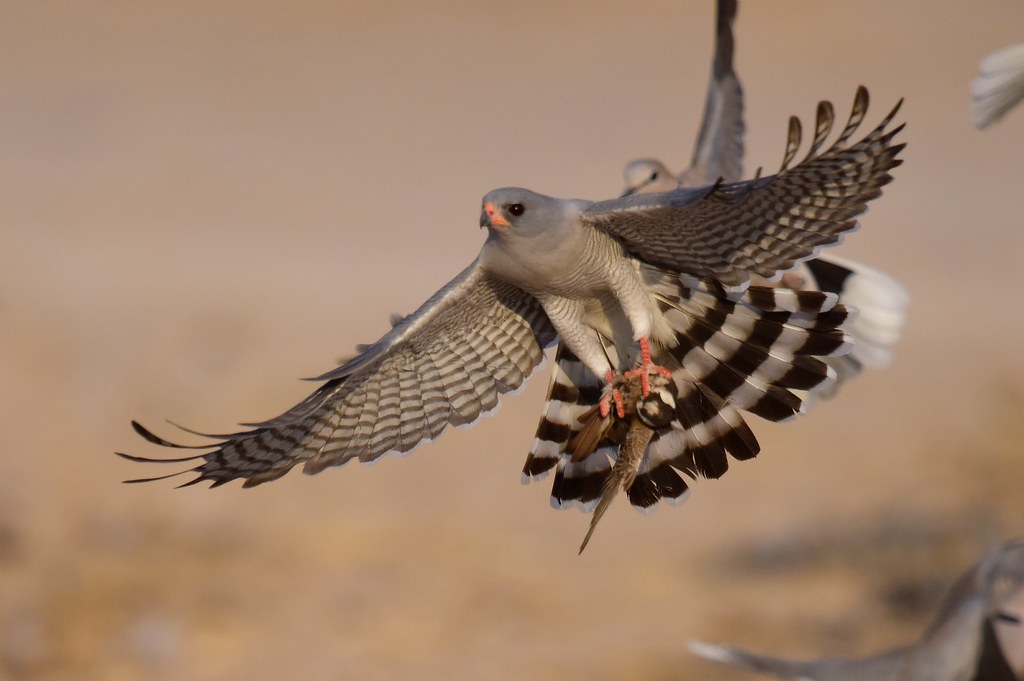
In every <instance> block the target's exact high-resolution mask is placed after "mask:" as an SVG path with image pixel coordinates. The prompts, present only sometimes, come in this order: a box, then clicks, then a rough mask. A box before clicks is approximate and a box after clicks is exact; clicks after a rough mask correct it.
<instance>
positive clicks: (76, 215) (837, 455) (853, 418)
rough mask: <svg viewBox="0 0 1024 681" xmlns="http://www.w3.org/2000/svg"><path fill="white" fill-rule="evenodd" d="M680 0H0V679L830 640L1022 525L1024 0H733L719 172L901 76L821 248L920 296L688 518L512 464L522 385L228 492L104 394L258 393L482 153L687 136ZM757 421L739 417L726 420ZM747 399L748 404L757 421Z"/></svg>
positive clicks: (283, 671) (613, 162)
mask: <svg viewBox="0 0 1024 681" xmlns="http://www.w3.org/2000/svg"><path fill="white" fill-rule="evenodd" d="M712 21H713V17H712V2H711V1H710V0H701V1H699V2H664V1H654V0H647V1H644V0H635V1H634V2H631V3H619V4H615V5H612V4H611V3H605V5H604V6H603V7H600V8H597V7H596V6H595V5H594V4H593V3H585V2H562V3H557V4H555V3H549V2H523V3H515V4H513V3H508V4H505V3H496V2H487V1H483V2H481V1H476V0H475V1H473V2H470V1H468V0H465V1H460V2H445V3H436V4H432V5H427V4H426V3H413V2H377V3H363V2H359V3H355V2H326V1H310V2H284V1H283V0H281V1H261V2H252V3H233V2H199V1H197V0H193V1H188V2H180V3H156V2H148V1H144V2H138V1H132V2H127V1H125V2H103V3H90V2H80V3H74V2H46V1H40V0H35V1H33V2H22V1H21V0H8V1H7V2H5V3H3V4H2V6H0V206H2V208H0V319H2V322H0V413H2V414H3V417H2V418H3V426H2V428H0V456H2V457H3V465H4V475H3V476H0V676H4V677H6V678H12V679H83V680H89V679H140V678H147V679H196V680H220V679H251V680H256V679H286V678H303V679H371V680H373V679H476V680H484V679H537V680H539V679H591V680H603V679H608V680H611V679H650V680H662V679H664V680H669V679H673V680H674V679H679V680H686V679H711V678H717V679H739V678H748V677H741V675H739V674H727V673H725V672H722V671H720V670H719V669H718V668H716V667H713V666H712V665H710V664H708V663H703V662H700V661H698V660H696V659H695V658H693V657H692V656H690V655H689V653H687V652H686V650H685V642H686V641H687V639H689V638H691V637H700V638H704V639H707V640H712V641H729V642H734V643H739V644H743V645H746V646H748V647H751V648H754V649H758V650H763V651H771V652H776V653H779V654H790V655H794V656H799V655H815V654H822V653H826V652H828V653H834V654H847V655H856V654H861V653H866V652H870V651H874V650H877V649H879V648H882V647H885V646H890V645H895V644H897V643H900V642H903V641H906V640H908V639H909V638H911V637H913V636H916V635H917V633H919V632H920V631H921V629H922V627H923V625H924V623H925V621H926V620H927V619H928V618H929V617H930V616H931V613H932V612H933V610H934V607H935V605H936V602H937V599H938V598H939V596H940V595H941V593H942V591H943V589H944V588H945V587H946V586H947V585H948V584H950V583H951V582H952V580H953V578H954V577H955V576H956V575H957V574H959V573H960V572H961V571H962V570H963V569H964V568H966V567H967V565H969V564H970V563H971V562H973V561H974V560H975V559H976V558H977V557H978V556H979V555H980V553H981V552H982V551H983V550H984V549H986V548H987V547H989V546H990V545H992V544H993V543H996V542H998V541H1001V540H1003V539H1006V538H1009V537H1012V536H1021V535H1024V514H1022V510H1024V509H1022V504H1021V498H1020V497H1021V494H1020V493H1021V490H1022V489H1024V448H1022V447H1021V443H1020V441H1021V440H1022V439H1024V423H1022V414H1024V360H1022V359H1021V349H1020V348H1021V342H1022V339H1024V315H1022V314H1021V313H1022V309H1021V305H1022V303H1021V301H1022V296H1024V284H1022V281H1024V279H1022V277H1021V275H1020V272H1021V263H1022V262H1024V230H1022V225H1021V218H1020V215H1021V208H1022V198H1021V197H1022V193H1021V192H1022V182H1021V177H1022V170H1024V110H1017V111H1014V112H1011V114H1010V115H1009V116H1008V117H1007V119H1006V120H1004V121H1003V122H1001V123H1000V124H998V125H996V126H995V127H993V128H992V129H990V130H988V131H986V132H984V133H979V132H978V131H976V130H974V129H973V128H972V127H971V125H970V122H969V112H968V99H969V94H968V83H969V81H970V80H971V79H972V78H973V76H974V73H975V68H976V65H977V62H978V60H979V59H980V58H981V57H982V56H983V55H984V54H986V53H988V52H989V51H991V50H994V49H996V48H998V47H1002V46H1004V45H1006V44H1008V43H1011V42H1018V41H1021V40H1024V2H1019V1H1017V0H985V1H982V2H970V3H968V2H954V1H952V0H945V1H936V0H931V1H927V2H926V1H924V0H921V1H917V2H900V3H894V2H886V1H883V0H874V1H870V2H866V1H863V0H858V1H853V0H849V1H842V2H829V3H823V2H815V1H813V0H787V1H781V0H776V1H775V2H772V3H766V2H765V3H761V2H757V3H755V2H750V1H749V0H748V1H747V2H745V3H743V4H742V5H741V7H740V14H739V20H738V26H737V45H738V48H737V50H738V51H737V68H738V70H739V73H740V76H741V78H742V79H743V83H744V86H745V88H746V93H747V103H748V108H747V111H748V131H749V136H748V145H747V148H748V156H747V158H748V172H750V173H752V172H753V170H754V168H755V167H756V166H757V165H763V166H764V167H765V169H766V171H768V172H771V171H773V170H774V169H775V168H776V167H777V164H778V162H779V160H780V157H781V153H782V148H783V140H784V134H785V126H786V119H787V117H788V116H789V115H790V114H794V113H796V114H800V115H801V117H803V118H804V120H805V122H809V119H810V118H811V117H812V116H813V112H814V106H815V104H816V102H817V101H818V100H819V99H822V98H827V99H831V100H832V101H833V102H835V104H836V108H837V111H838V112H839V114H840V115H841V116H842V115H845V113H846V112H847V110H848V107H849V105H850V102H851V101H852V97H853V93H854V89H855V87H856V86H857V85H858V84H860V83H863V84H865V85H867V86H868V87H869V89H870V91H871V95H872V102H873V106H872V110H871V112H870V115H869V117H868V121H867V124H868V125H869V126H872V125H874V124H875V123H876V122H877V121H878V120H879V119H880V117H881V116H882V115H883V114H884V113H885V112H886V111H887V110H888V109H889V107H891V106H892V104H893V103H894V102H895V101H896V99H897V98H899V97H901V96H903V97H906V104H905V106H904V109H903V118H904V119H905V120H906V121H908V127H907V130H906V133H905V138H904V139H905V140H906V141H907V142H908V143H909V147H908V149H907V151H906V153H905V159H906V162H905V164H904V165H903V166H902V167H900V168H899V169H897V171H896V181H895V183H894V184H892V185H891V186H890V187H888V188H887V189H886V192H885V196H884V197H883V199H882V200H880V201H878V202H877V203H875V204H873V206H872V208H871V211H870V213H869V214H868V215H867V216H866V218H865V219H864V221H863V229H862V230H861V231H860V232H859V233H857V234H855V235H853V236H852V237H851V238H849V239H848V240H847V243H846V244H845V245H844V246H843V247H842V252H843V253H844V254H846V255H849V256H851V257H856V258H861V259H864V260H868V261H870V262H871V263H873V264H875V265H877V266H878V267H880V268H881V269H884V270H886V271H889V272H892V273H894V274H895V275H896V276H897V277H898V278H899V279H901V280H902V281H903V282H904V283H905V284H906V286H907V287H908V289H909V290H910V292H911V293H912V295H913V298H914V302H913V307H912V308H911V320H910V323H909V325H908V327H907V330H906V336H905V339H904V341H903V342H902V343H901V345H900V346H899V348H898V352H897V356H896V361H895V362H894V364H893V366H892V367H891V368H890V369H889V370H887V371H884V372H873V373H869V374H865V375H864V376H862V377H861V379H860V380H858V381H856V382H855V383H854V384H852V385H849V386H848V387H847V388H846V389H845V390H844V391H843V393H842V394H841V395H840V396H839V398H838V399H837V400H834V401H832V402H829V403H826V404H824V405H821V406H820V407H819V408H817V409H816V410H815V411H814V412H812V414H811V415H809V416H808V417H806V418H803V419H801V420H799V421H797V422H796V423H792V424H787V425H784V426H777V425H773V424H768V423H765V422H760V421H759V422H756V423H754V424H753V427H754V429H755V431H756V433H757V434H758V436H759V438H760V440H761V442H762V445H763V452H762V454H761V456H760V457H759V458H758V459H757V460H755V461H752V462H747V463H743V464H741V465H734V467H733V468H732V470H731V471H730V472H729V473H728V474H727V475H726V476H725V478H723V479H722V480H720V481H716V482H700V483H698V484H697V485H696V489H695V492H694V494H693V496H692V498H691V500H690V501H689V502H688V503H687V504H686V505H685V506H683V507H682V508H678V509H671V508H662V509H659V510H658V511H656V512H655V513H654V514H653V515H652V516H650V517H643V516H641V515H639V514H637V513H634V512H633V511H631V510H629V509H628V508H627V507H626V505H625V504H622V503H617V504H616V505H615V506H614V507H613V509H612V512H611V513H609V515H608V516H607V518H606V519H605V520H604V521H603V522H602V525H601V528H600V529H599V531H598V532H597V534H596V535H595V538H594V541H593V542H592V543H591V545H590V547H589V548H588V550H587V552H586V554H584V555H583V556H582V557H577V555H576V548H577V546H578V544H579V541H580V539H581V538H582V535H583V533H584V530H585V529H586V525H587V517H586V516H584V515H582V514H579V513H577V512H563V513H559V512H555V511H553V510H551V509H550V508H549V506H548V487H547V484H546V483H544V484H539V485H535V486H531V487H522V486H521V485H520V482H519V471H520V467H521V465H522V462H523V458H524V456H525V454H526V451H527V448H528V445H529V442H530V440H531V438H532V435H533V429H534V427H535V422H536V418H537V416H538V414H539V409H540V405H541V401H542V398H543V391H544V387H545V383H546V378H537V379H535V380H534V381H532V382H531V384H530V386H529V388H528V389H527V390H526V391H525V393H524V394H522V395H520V396H518V397H514V398H511V399H509V400H506V402H505V405H504V408H503V410H502V412H501V414H500V417H499V418H492V419H487V420H484V421H482V422H481V423H479V424H478V425H477V426H476V427H475V428H473V429H468V430H459V431H456V432H450V433H448V434H446V436H445V437H444V438H443V440H442V441H440V442H438V443H435V444H433V445H431V446H427V447H423V448H421V449H419V450H418V451H417V452H416V454H415V455H414V456H412V457H409V458H407V459H401V460H399V459H393V458H389V459H387V460H385V461H384V462H382V463H380V464H379V465H377V466H374V467H360V466H358V465H350V466H348V467H347V468H345V469H344V470H338V469H332V470H330V471H328V472H326V473H324V474H322V475H320V476H317V477H313V478H309V477H305V476H302V475H299V474H298V473H293V474H291V475H289V476H287V477H286V478H285V479H282V480H280V481H278V482H275V483H273V484H270V485H266V486H263V487H259V488H257V489H254V490H244V491H243V490H241V489H240V488H239V486H238V485H237V484H236V485H231V486H228V487H226V488H221V489H217V490H212V491H211V490H207V489H203V488H199V487H193V488H189V489H186V490H175V489H173V484H174V483H173V482H162V483H153V484H149V485H142V486H125V485H122V484H120V481H121V480H122V479H125V478H131V477H138V476H145V475H147V474H157V473H161V472H165V470H166V472H170V470H171V469H163V468H159V467H144V466H141V465H133V464H130V463H128V462H125V461H122V460H120V459H117V458H115V457H114V456H113V454H112V452H113V451H114V450H118V451H128V452H133V453H143V454H150V455H154V454H155V455H160V454H164V453H165V452H163V451H159V450H158V449H157V448H155V447H151V446H148V445H147V444H146V443H144V442H143V441H141V440H140V439H139V438H138V437H136V436H135V435H134V433H133V432H132V431H131V429H130V427H129V420H130V419H132V418H137V419H139V420H141V421H142V422H143V423H145V424H148V425H150V426H152V427H154V428H155V429H156V430H157V431H158V432H162V433H165V434H168V435H169V434H171V433H172V432H173V431H172V430H171V429H170V427H169V426H166V425H165V424H163V423H162V419H164V418H170V419H173V420H175V421H178V422H180V423H183V424H186V425H189V426H192V427H195V428H198V429H200V430H208V431H213V432H218V431H224V430H226V429H230V428H232V426H233V424H234V423H236V422H238V421H252V420H258V419H262V418H267V417H270V416H273V415H275V414H277V413H279V412H280V411H282V410H283V409H285V408H286V407H289V406H291V404H293V403H294V402H295V401H297V400H298V399H300V398H301V397H303V396H304V395H305V394H306V393H307V392H308V391H309V390H310V388H311V386H309V385H308V384H303V383H300V382H298V381H296V380H293V379H294V378H296V377H300V376H310V375H316V374H318V373H321V372H322V371H324V370H326V369H328V368H329V367H331V366H332V365H333V363H334V362H335V360H336V359H337V358H338V357H340V356H342V355H345V354H347V353H349V352H350V351H351V348H352V347H353V346H354V345H355V344H356V343H359V342H366V341H370V340H373V339H375V338H376V337H377V336H379V335H380V334H381V333H382V332H383V331H384V330H385V328H386V326H387V316H388V314H389V313H390V312H408V311H410V310H412V309H413V308H414V307H416V306H417V305H418V304H419V303H420V302H422V300H423V299H425V297H426V296H427V295H429V294H430V293H431V292H433V291H434V290H435V289H436V288H437V287H438V286H440V285H441V284H442V283H444V282H445V281H447V280H448V279H449V278H450V277H451V276H452V275H453V274H455V273H456V272H457V271H459V269H461V268H462V267H463V266H464V265H465V264H466V263H467V262H469V260H470V259H471V258H472V257H473V256H474V255H475V253H476V252H477V249H478V248H479V244H480V242H481V239H482V234H481V232H480V231H479V229H478V228H477V216H478V214H479V200H480V197H481V196H482V195H483V194H484V193H485V192H487V191H488V190H490V189H492V188H494V187H498V186H504V185H521V186H527V187H531V188H534V189H537V190H540V191H542V192H544V193H548V194H552V195H556V196H582V197H587V198H595V199H600V198H608V197H610V196H612V195H615V194H617V192H618V191H619V190H620V188H621V186H620V176H619V173H620V168H621V166H622V164H623V163H624V162H625V161H626V160H628V159H630V158H633V157H636V156H646V155H660V156H663V157H665V158H666V159H670V160H672V161H673V162H674V165H675V166H676V167H678V166H680V165H681V164H682V163H683V161H684V160H688V158H689V153H690V148H691V144H692V140H693V136H694V134H695V132H696V129H697V124H698V120H699V116H700V113H701V110H702V106H703V96H704V89H705V84H706V80H707V74H708V71H709V68H710V65H709V60H710V44H711V34H712V31H711V26H712ZM752 418H753V417H752ZM755 421H756V419H755Z"/></svg>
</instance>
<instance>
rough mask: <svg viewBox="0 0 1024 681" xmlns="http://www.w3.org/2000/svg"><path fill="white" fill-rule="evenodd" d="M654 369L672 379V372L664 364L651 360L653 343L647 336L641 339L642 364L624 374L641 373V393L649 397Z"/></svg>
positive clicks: (628, 375) (626, 375)
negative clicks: (651, 375) (651, 343)
mask: <svg viewBox="0 0 1024 681" xmlns="http://www.w3.org/2000/svg"><path fill="white" fill-rule="evenodd" d="M652 371H656V372H658V373H659V374H661V375H662V376H664V377H665V378H668V379H671V378H672V372H671V371H669V370H668V369H666V368H665V367H663V366H660V365H657V364H655V363H654V362H652V361H651V345H650V342H649V341H648V340H647V339H646V338H641V339H640V366H639V367H637V368H636V369H630V370H629V371H627V372H626V373H625V374H623V376H624V377H625V378H632V377H633V376H636V375H638V374H639V376H640V394H641V395H642V396H643V397H647V396H648V395H649V394H650V393H651V378H650V374H651V372H652Z"/></svg>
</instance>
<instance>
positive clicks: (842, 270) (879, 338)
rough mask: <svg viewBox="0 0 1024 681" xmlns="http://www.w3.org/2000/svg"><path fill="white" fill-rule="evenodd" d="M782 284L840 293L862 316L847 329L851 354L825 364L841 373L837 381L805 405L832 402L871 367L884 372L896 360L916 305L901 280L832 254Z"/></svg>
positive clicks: (805, 266) (845, 303)
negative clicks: (895, 349) (909, 314)
mask: <svg viewBox="0 0 1024 681" xmlns="http://www.w3.org/2000/svg"><path fill="white" fill-rule="evenodd" d="M780 285H781V286H785V287H788V288H792V289H797V290H801V291H823V292H826V293H831V294H834V295H836V296H838V299H839V302H840V303H841V304H842V305H843V306H845V307H846V308H848V309H851V310H855V311H856V314H855V315H853V316H852V318H851V319H850V320H849V321H848V322H847V323H846V325H845V326H844V327H843V329H844V330H845V331H846V333H847V335H848V336H849V337H850V338H851V340H852V342H853V347H852V349H851V351H850V352H849V353H847V354H845V355H842V356H839V357H829V358H827V359H826V360H825V362H826V363H827V364H828V365H829V366H831V367H832V368H833V369H834V370H835V372H836V381H835V382H832V383H828V384H824V385H821V386H818V387H816V388H815V389H814V390H812V391H811V392H810V396H809V398H805V401H808V399H809V400H810V401H815V400H817V399H827V398H830V397H832V396H833V395H834V394H835V393H836V391H837V390H838V389H839V387H840V386H841V385H842V384H843V383H845V382H846V381H848V380H850V379H852V378H853V377H854V376H856V375H857V374H859V373H860V372H861V370H863V369H864V368H865V367H867V368H871V369H881V368H884V367H886V366H888V365H889V363H890V362H891V361H892V353H893V347H894V346H895V345H896V343H897V342H898V341H899V339H900V336H901V335H902V332H903V326H904V324H905V323H906V319H907V306H908V305H909V303H910V296H909V295H908V294H907V291H906V289H904V288H903V286H901V285H900V283H899V282H897V281H896V280H895V279H893V278H892V277H890V276H889V275H887V274H885V273H884V272H880V271H879V270H876V269H874V268H872V267H869V266H867V265H865V264H863V263H860V262H856V261H854V260H849V259H846V258H841V257H839V256H835V255H832V254H828V255H822V256H819V257H818V258H816V259H814V260H809V261H807V262H806V263H804V264H803V265H801V266H800V267H798V268H797V269H795V270H793V271H791V272H789V273H787V274H786V276H784V277H783V279H782V282H781V284H780Z"/></svg>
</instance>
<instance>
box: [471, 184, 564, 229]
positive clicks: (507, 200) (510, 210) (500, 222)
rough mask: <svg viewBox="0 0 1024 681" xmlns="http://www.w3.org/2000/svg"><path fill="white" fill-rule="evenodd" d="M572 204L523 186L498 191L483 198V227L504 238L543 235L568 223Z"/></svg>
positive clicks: (481, 215) (481, 214)
mask: <svg viewBox="0 0 1024 681" xmlns="http://www.w3.org/2000/svg"><path fill="white" fill-rule="evenodd" d="M569 203H570V202H567V201H563V200H562V199H555V198H552V197H550V196H544V195H543V194H538V193H537V192H531V191H530V190H529V189H521V188H519V187H504V188H502V189H495V190H494V191H491V192H488V194H487V196H485V197H484V199H483V208H482V210H481V213H480V226H481V227H486V228H487V229H488V230H489V231H490V233H491V235H492V236H493V237H497V238H502V239H503V238H508V237H509V236H513V235H514V236H516V237H530V236H535V235H540V234H542V233H545V232H550V231H551V230H552V229H557V226H558V225H559V224H561V223H562V222H564V217H565V210H566V207H567V204H569Z"/></svg>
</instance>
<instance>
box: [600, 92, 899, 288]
mask: <svg viewBox="0 0 1024 681" xmlns="http://www.w3.org/2000/svg"><path fill="white" fill-rule="evenodd" d="M901 103H902V102H901ZM867 106H868V94H867V90H866V89H864V88H863V87H861V88H859V89H858V90H857V96H856V98H855V101H854V105H853V110H852V112H851V114H850V118H849V121H848V122H847V124H846V127H845V128H844V129H843V131H842V132H841V133H840V135H839V138H838V139H837V140H836V141H835V142H834V143H833V144H832V146H830V147H829V148H828V149H826V150H825V151H823V152H821V153H818V152H819V150H820V149H821V147H822V145H823V144H824V141H825V138H826V137H827V136H828V134H829V132H830V131H831V128H832V121H833V117H832V107H831V105H828V104H827V103H822V104H820V105H819V107H818V118H817V122H816V126H815V135H814V140H813V142H812V145H811V148H810V150H809V151H808V153H807V156H806V157H805V158H804V160H803V161H801V162H800V163H799V164H798V165H796V166H794V167H793V168H791V169H790V168H788V164H789V161H791V160H792V158H793V156H794V155H795V153H796V149H797V147H798V146H799V142H800V132H799V122H796V119H795V118H794V119H791V121H790V135H789V141H788V143H787V149H786V156H785V160H784V162H783V164H782V169H781V170H780V172H779V173H778V174H777V175H772V176H770V177H764V178H759V179H755V180H749V181H745V182H735V183H729V184H723V183H719V184H716V185H714V186H712V187H705V188H699V189H687V188H681V189H676V190H674V191H670V192H663V193H661V194H644V195H633V196H628V197H625V198H621V199H613V200H611V201H601V202H598V203H594V204H592V205H590V206H589V207H588V208H586V209H585V210H584V212H583V220H584V221H585V222H586V223H587V224H589V225H591V226H593V227H594V228H596V229H600V230H603V231H605V232H607V233H608V234H611V235H612V236H614V237H616V238H618V239H620V240H621V241H622V242H623V243H624V244H625V246H626V248H627V250H628V251H629V252H631V253H632V254H634V255H636V256H637V257H639V258H640V259H642V260H644V261H646V262H648V263H650V264H652V265H656V266H659V267H663V268H666V269H670V270H675V271H678V272H685V273H688V274H693V275H695V276H698V277H703V278H710V279H714V280H716V281H718V282H721V283H722V284H723V285H725V286H727V287H731V288H733V287H739V288H742V287H743V286H745V285H746V284H747V282H748V281H749V279H750V275H752V274H756V275H759V276H762V277H764V278H766V279H768V280H770V281H774V280H775V279H777V278H778V276H779V273H780V272H783V271H786V270H788V269H790V268H792V267H793V266H795V265H796V264H798V263H800V262H803V261H804V260H807V259H809V258H811V257H813V256H814V255H815V253H816V252H817V251H818V250H819V249H820V248H822V247H823V246H826V245H829V244H834V243H836V242H837V241H839V240H840V238H841V237H842V234H843V233H844V232H848V231H851V230H853V229H854V228H855V227H856V217H857V216H858V215H860V214H861V213H863V212H864V211H865V210H866V209H867V203H868V201H870V200H871V199H873V198H875V197H877V196H878V195H879V194H880V193H881V188H882V187H883V186H884V185H886V184H888V183H889V181H890V180H891V179H892V177H891V175H890V174H889V171H890V170H891V169H892V168H894V167H896V166H898V165H899V164H900V163H901V161H900V160H899V159H898V158H897V155H898V154H899V152H900V150H901V149H903V147H904V145H903V144H894V143H893V137H894V135H896V133H898V132H899V131H900V130H901V129H902V128H903V126H902V125H900V126H898V127H896V128H894V129H893V130H886V128H887V127H888V126H889V124H890V123H891V122H892V120H893V118H894V117H895V116H896V113H897V111H898V110H899V108H900V104H897V105H896V107H895V108H894V109H893V110H892V112H890V113H889V115H888V116H886V117H885V119H884V120H883V121H882V122H881V124H879V126H878V127H877V128H875V129H874V130H873V131H871V132H870V133H869V134H868V135H867V136H866V137H865V138H864V139H862V140H861V141H859V142H857V143H856V144H852V145H850V146H848V147H847V146H844V145H845V144H846V142H847V141H848V140H849V138H850V137H851V136H852V135H853V133H854V132H855V131H856V129H857V128H858V126H859V125H860V123H861V121H862V120H863V119H864V114H865V112H866V111H867Z"/></svg>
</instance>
